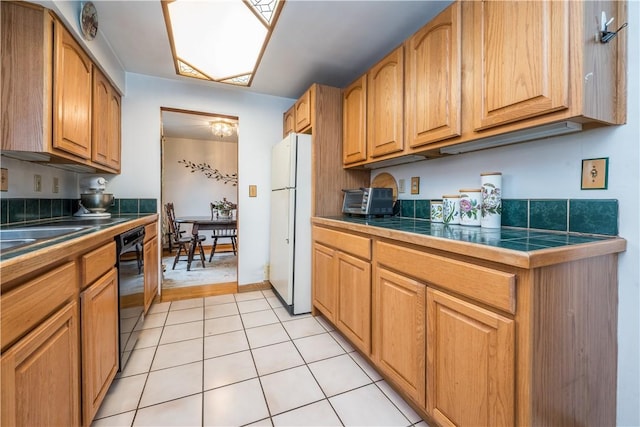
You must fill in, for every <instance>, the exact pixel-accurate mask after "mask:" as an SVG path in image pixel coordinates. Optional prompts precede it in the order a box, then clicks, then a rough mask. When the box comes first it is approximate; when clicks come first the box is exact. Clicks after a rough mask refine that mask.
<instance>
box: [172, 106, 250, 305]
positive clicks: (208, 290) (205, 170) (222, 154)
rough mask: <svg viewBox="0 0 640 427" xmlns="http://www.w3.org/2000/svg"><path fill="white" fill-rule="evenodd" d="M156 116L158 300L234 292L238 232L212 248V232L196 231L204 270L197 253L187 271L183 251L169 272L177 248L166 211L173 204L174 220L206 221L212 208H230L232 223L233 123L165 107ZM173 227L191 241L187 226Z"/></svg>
mask: <svg viewBox="0 0 640 427" xmlns="http://www.w3.org/2000/svg"><path fill="white" fill-rule="evenodd" d="M160 113H161V125H162V129H161V135H162V137H161V161H162V165H161V166H162V167H161V181H162V182H161V205H162V209H161V220H162V230H163V233H162V237H163V238H162V244H163V250H162V264H163V277H162V294H161V295H162V300H163V301H167V300H172V299H182V298H189V297H196V296H205V295H217V294H224V293H230V292H235V291H236V290H237V286H238V279H237V278H238V256H237V244H238V243H239V234H240V233H239V230H237V233H236V238H235V239H234V240H232V239H230V238H224V237H221V238H218V239H217V241H216V243H217V244H215V245H214V232H213V231H210V230H209V231H206V230H203V231H200V232H199V233H198V234H199V235H200V236H202V237H204V240H203V241H202V249H203V252H204V258H205V262H204V267H203V265H202V261H201V257H200V255H199V248H198V249H197V250H196V251H195V255H194V259H193V261H192V263H191V266H190V269H189V270H187V257H186V254H185V253H184V251H181V254H180V256H179V257H178V261H177V262H176V263H175V268H174V267H173V264H174V260H175V258H176V255H177V251H178V245H175V244H174V243H175V241H173V240H172V239H171V236H170V233H169V231H170V228H169V224H168V223H167V213H166V209H165V207H166V204H167V203H173V206H174V212H175V216H176V217H177V218H183V219H184V218H186V217H199V218H211V217H212V215H213V216H214V217H215V216H216V215H217V214H218V211H217V210H216V209H212V207H211V204H212V203H213V204H218V205H219V204H220V202H226V203H225V204H227V205H232V207H233V209H232V210H231V212H230V214H231V216H232V217H233V218H234V219H235V218H237V212H238V209H240V207H239V206H238V191H237V190H238V186H237V184H238V118H237V117H234V116H227V115H221V114H216V113H206V112H200V111H188V110H180V109H173V108H167V107H161V109H160ZM178 225H179V227H180V232H181V233H182V236H183V237H185V236H186V237H189V236H191V233H192V224H191V223H188V222H184V223H180V224H178ZM214 246H215V252H214V253H213V256H212V248H213V247H214Z"/></svg>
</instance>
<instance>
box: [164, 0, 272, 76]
mask: <svg viewBox="0 0 640 427" xmlns="http://www.w3.org/2000/svg"><path fill="white" fill-rule="evenodd" d="M283 1H284V0H271V1H265V0H249V1H246V2H245V1H207V2H205V1H189V0H176V1H172V2H163V3H162V6H163V12H164V15H165V22H166V24H167V30H168V32H169V35H170V37H169V39H170V42H171V44H172V53H173V56H174V61H175V63H176V72H177V73H178V74H180V75H184V76H187V77H196V78H200V79H208V80H213V81H218V82H225V83H231V84H235V85H243V86H249V85H250V84H251V80H252V76H253V74H254V73H255V71H256V68H257V66H258V63H259V61H260V57H261V54H262V52H263V50H264V46H265V44H266V42H267V41H268V39H269V37H270V35H271V31H272V30H273V27H274V25H275V22H276V20H277V17H278V15H279V12H280V10H281V8H282V4H283Z"/></svg>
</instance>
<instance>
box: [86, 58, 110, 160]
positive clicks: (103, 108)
mask: <svg viewBox="0 0 640 427" xmlns="http://www.w3.org/2000/svg"><path fill="white" fill-rule="evenodd" d="M110 93H111V89H110V84H109V82H108V81H107V79H106V78H105V77H104V75H103V74H102V73H101V72H100V71H99V70H97V69H95V70H94V72H93V114H92V118H93V124H92V128H91V142H92V144H91V160H93V161H94V162H96V163H100V164H101V165H105V166H108V165H109V98H110Z"/></svg>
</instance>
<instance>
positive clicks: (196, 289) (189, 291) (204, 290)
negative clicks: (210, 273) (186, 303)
mask: <svg viewBox="0 0 640 427" xmlns="http://www.w3.org/2000/svg"><path fill="white" fill-rule="evenodd" d="M237 292H238V282H228V283H216V284H214V285H198V286H188V287H184V288H168V289H162V295H161V296H160V301H162V302H166V301H178V300H183V299H190V298H203V297H212V296H216V295H226V294H235V293H237Z"/></svg>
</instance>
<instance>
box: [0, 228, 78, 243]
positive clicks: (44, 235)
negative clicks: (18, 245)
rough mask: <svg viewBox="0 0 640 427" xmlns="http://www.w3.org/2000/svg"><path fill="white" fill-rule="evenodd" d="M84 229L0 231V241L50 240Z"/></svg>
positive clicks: (12, 229)
mask: <svg viewBox="0 0 640 427" xmlns="http://www.w3.org/2000/svg"><path fill="white" fill-rule="evenodd" d="M85 228H86V227H80V226H78V227H64V226H63V227H59V226H46V227H23V228H11V229H7V230H0V241H6V240H17V239H51V238H53V237H59V236H64V235H65V234H70V233H75V232H76V231H80V230H84V229H85Z"/></svg>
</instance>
